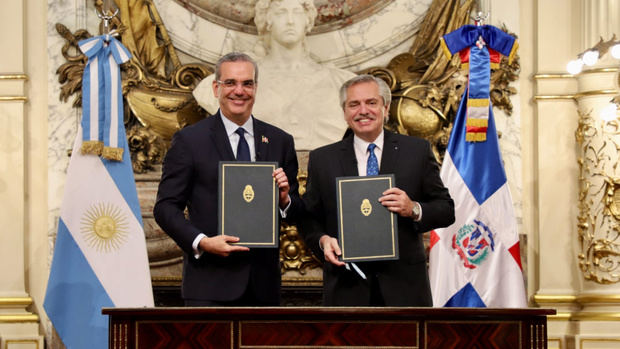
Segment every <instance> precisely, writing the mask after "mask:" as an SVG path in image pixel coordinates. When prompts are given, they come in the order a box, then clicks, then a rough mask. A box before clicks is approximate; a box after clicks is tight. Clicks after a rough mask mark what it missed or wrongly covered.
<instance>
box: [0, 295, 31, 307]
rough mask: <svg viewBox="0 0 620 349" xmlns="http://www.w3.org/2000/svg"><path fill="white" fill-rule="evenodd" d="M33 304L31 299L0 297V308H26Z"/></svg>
mask: <svg viewBox="0 0 620 349" xmlns="http://www.w3.org/2000/svg"><path fill="white" fill-rule="evenodd" d="M31 304H32V298H30V297H0V308H3V307H14V306H24V307H27V306H29V305H31Z"/></svg>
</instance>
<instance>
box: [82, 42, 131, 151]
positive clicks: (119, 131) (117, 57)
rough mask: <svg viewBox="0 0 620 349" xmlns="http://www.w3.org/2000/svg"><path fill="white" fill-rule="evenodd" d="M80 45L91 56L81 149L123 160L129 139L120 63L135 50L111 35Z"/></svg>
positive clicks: (85, 86) (86, 74) (84, 92)
mask: <svg viewBox="0 0 620 349" xmlns="http://www.w3.org/2000/svg"><path fill="white" fill-rule="evenodd" d="M79 46H80V50H82V52H83V53H84V55H86V57H88V62H87V63H86V66H85V67H84V76H83V79H82V129H83V130H84V133H83V143H82V147H81V151H82V153H84V154H95V155H101V156H103V157H104V158H106V159H110V160H116V161H121V159H122V158H123V144H124V143H125V142H126V141H125V127H124V126H123V91H122V88H121V73H120V69H119V64H122V63H124V62H127V61H128V60H129V59H130V58H131V54H130V53H129V51H128V50H127V48H126V47H125V46H123V44H121V43H120V42H119V41H118V40H116V39H114V38H113V37H112V36H110V35H100V36H95V37H92V38H88V39H85V40H82V41H80V42H79Z"/></svg>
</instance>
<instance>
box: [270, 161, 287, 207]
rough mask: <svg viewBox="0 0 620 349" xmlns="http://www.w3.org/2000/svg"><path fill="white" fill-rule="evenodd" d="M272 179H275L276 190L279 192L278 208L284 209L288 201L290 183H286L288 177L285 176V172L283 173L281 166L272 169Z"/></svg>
mask: <svg viewBox="0 0 620 349" xmlns="http://www.w3.org/2000/svg"><path fill="white" fill-rule="evenodd" d="M272 175H273V179H274V180H275V181H276V184H277V185H278V191H279V194H280V201H279V202H280V208H281V209H285V208H286V206H288V203H289V201H290V198H289V196H288V192H289V190H290V189H291V187H290V185H289V184H288V178H287V177H286V173H284V170H283V169H282V167H278V168H277V169H276V170H275V171H273V174H272Z"/></svg>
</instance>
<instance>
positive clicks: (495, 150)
mask: <svg viewBox="0 0 620 349" xmlns="http://www.w3.org/2000/svg"><path fill="white" fill-rule="evenodd" d="M466 103H467V91H465V93H464V94H463V99H462V100H461V105H460V107H459V111H458V113H457V117H456V120H455V122H454V128H453V129H452V134H451V136H450V141H449V143H448V149H447V151H446V154H445V157H444V161H443V165H442V167H441V179H442V180H443V182H444V184H445V185H446V187H448V189H449V190H450V195H451V196H452V199H453V200H454V204H455V215H456V221H455V222H454V224H452V225H451V226H449V227H447V228H442V229H437V230H435V231H433V232H431V238H430V244H431V250H430V281H431V289H432V293H433V304H434V306H435V307H493V308H502V307H525V306H527V302H526V295H525V288H524V283H523V272H522V268H521V256H520V252H519V234H518V231H517V222H516V219H515V215H514V208H513V206H512V198H511V196H510V191H509V189H508V184H507V182H506V173H505V172H504V167H503V165H502V158H501V155H500V152H499V145H498V140H497V132H496V129H495V120H494V118H493V114H492V109H491V107H490V106H489V114H490V115H489V122H488V129H487V140H486V141H484V142H467V141H466V125H465V122H466V118H467V113H466V105H467V104H466Z"/></svg>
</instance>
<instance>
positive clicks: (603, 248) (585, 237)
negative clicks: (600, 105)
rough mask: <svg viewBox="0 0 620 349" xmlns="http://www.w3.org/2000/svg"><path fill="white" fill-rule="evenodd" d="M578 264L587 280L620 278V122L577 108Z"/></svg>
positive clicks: (612, 281)
mask: <svg viewBox="0 0 620 349" xmlns="http://www.w3.org/2000/svg"><path fill="white" fill-rule="evenodd" d="M575 138H576V140H577V144H578V145H579V147H580V149H579V151H580V156H579V160H578V161H579V168H580V176H579V186H580V188H581V189H580V193H579V216H578V226H577V227H578V231H579V247H580V251H579V255H578V257H579V266H580V268H581V270H582V272H583V275H584V278H585V279H586V280H592V281H595V282H597V283H600V284H611V283H617V282H618V281H620V169H619V167H618V159H619V158H620V122H619V120H618V118H616V119H614V120H610V121H604V120H600V119H597V118H594V117H592V112H591V111H587V112H586V111H583V110H580V111H579V127H578V128H577V131H576V132H575Z"/></svg>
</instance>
